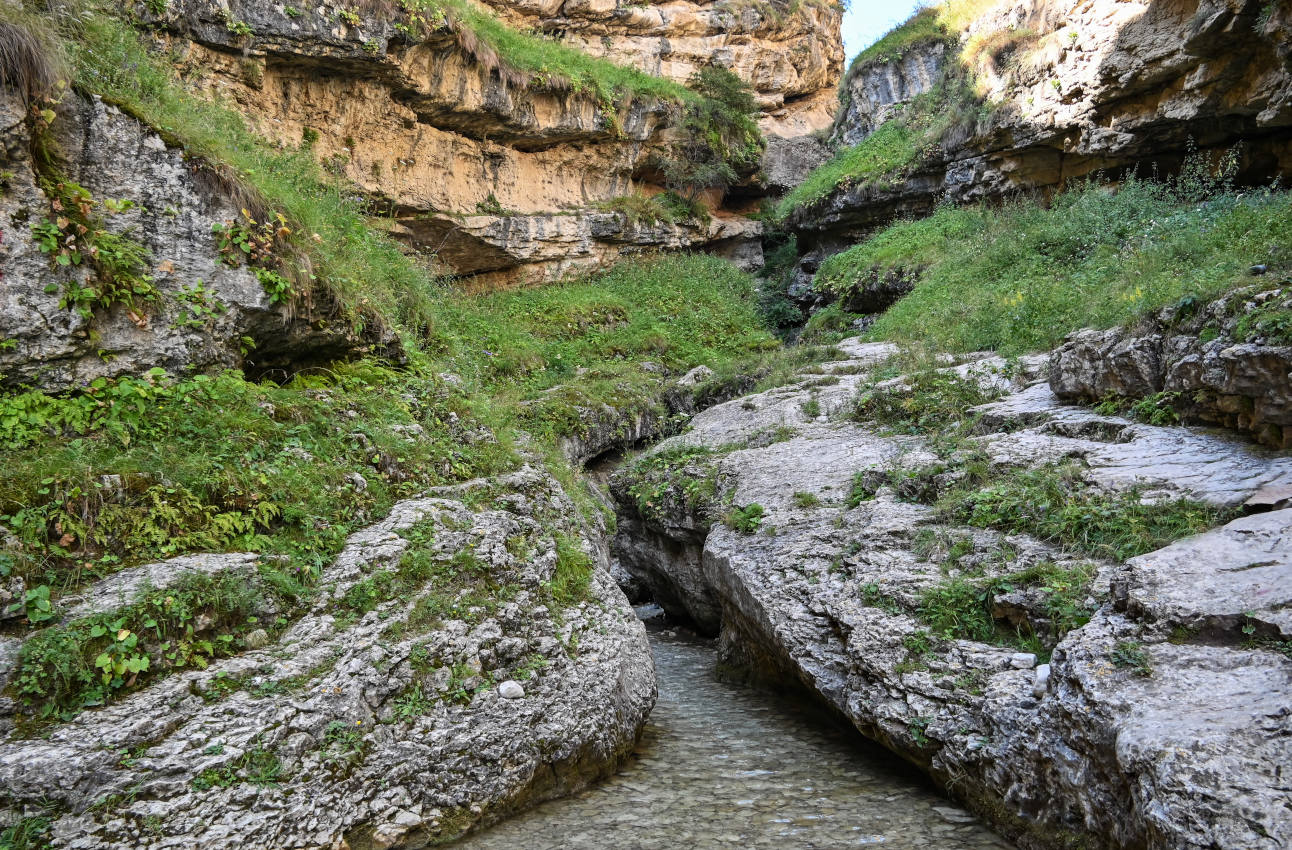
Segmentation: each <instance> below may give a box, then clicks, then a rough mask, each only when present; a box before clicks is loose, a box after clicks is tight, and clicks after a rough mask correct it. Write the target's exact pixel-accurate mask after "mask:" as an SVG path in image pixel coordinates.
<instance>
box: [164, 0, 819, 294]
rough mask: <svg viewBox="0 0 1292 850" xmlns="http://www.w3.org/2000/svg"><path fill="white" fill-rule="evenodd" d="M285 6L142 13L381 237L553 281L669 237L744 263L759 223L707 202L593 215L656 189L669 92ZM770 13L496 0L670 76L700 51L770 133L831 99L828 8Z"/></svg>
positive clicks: (672, 243)
mask: <svg viewBox="0 0 1292 850" xmlns="http://www.w3.org/2000/svg"><path fill="white" fill-rule="evenodd" d="M284 8H285V7H282V6H279V5H276V4H270V3H267V2H263V0H242V2H235V3H233V4H231V5H228V6H227V8H226V6H225V5H223V4H215V3H211V2H209V1H208V0H182V2H174V3H171V4H170V5H169V7H168V9H167V11H166V13H165V15H164V16H163V17H161V18H160V19H158V20H157V21H156V23H157V24H158V25H159V26H161V27H163V28H164V29H165V31H167V32H168V33H169V34H170V35H169V37H168V39H167V40H168V42H169V46H170V47H171V48H172V49H173V50H176V51H178V52H179V54H180V55H181V59H180V65H181V67H182V68H183V69H184V70H185V72H186V74H187V75H188V76H189V77H190V78H192V79H193V80H194V84H195V85H196V86H197V87H198V88H199V89H200V90H202V91H203V92H205V93H206V94H207V95H208V96H210V97H211V98H213V99H216V100H219V101H222V102H226V103H230V104H235V105H236V106H237V108H238V110H239V111H241V112H242V113H244V114H246V115H247V116H249V117H250V118H251V120H252V121H253V122H254V124H255V125H256V127H257V129H258V130H259V131H260V132H262V133H263V134H265V135H266V136H268V137H269V138H272V139H274V140H277V141H280V142H282V143H283V144H285V145H291V146H297V145H301V144H302V143H308V145H309V147H310V149H311V150H312V152H313V153H314V154H315V155H316V157H317V158H318V159H319V161H320V162H322V163H323V164H324V165H325V166H326V167H327V168H329V169H332V170H334V171H336V172H337V173H339V174H341V175H343V176H344V177H345V178H346V179H347V180H349V181H351V182H353V183H354V184H355V185H356V186H358V187H359V188H360V190H362V191H363V192H364V194H365V195H367V196H370V197H371V198H373V199H374V200H375V202H376V203H377V204H378V205H379V206H381V207H384V208H387V209H389V210H390V211H391V212H392V213H393V214H394V217H395V222H396V225H395V228H394V231H393V232H394V233H395V234H396V235H398V236H400V237H402V238H403V239H404V240H405V241H406V242H408V243H409V244H410V245H412V246H414V247H415V248H417V249H418V250H419V251H422V252H425V253H428V254H433V255H435V257H436V258H437V259H438V260H439V261H441V262H442V263H444V264H445V265H446V266H447V267H448V268H449V269H451V270H452V271H454V272H456V273H458V274H462V275H469V276H472V277H473V278H474V280H473V281H472V285H475V286H478V287H495V286H500V285H510V284H515V283H525V282H541V281H546V280H553V279H556V278H558V277H560V276H562V275H564V274H567V273H569V272H571V271H577V270H580V269H590V268H596V267H600V266H604V265H607V264H609V263H612V262H614V261H615V260H618V259H619V258H621V257H622V256H624V255H629V254H637V253H643V252H657V251H664V250H678V249H703V250H711V251H714V252H716V253H719V254H722V255H726V256H734V257H736V258H737V259H739V260H740V261H741V262H742V264H746V265H750V266H757V265H761V249H760V248H759V247H758V242H759V240H758V237H759V235H760V233H761V228H760V226H759V225H758V224H757V223H756V222H753V221H750V220H747V219H744V218H741V217H739V216H735V215H733V214H728V213H724V212H722V211H721V210H720V211H719V214H718V215H717V216H716V217H715V219H714V221H713V222H710V223H699V222H690V223H684V224H679V225H664V226H657V227H638V226H633V225H631V224H629V223H628V222H627V221H625V220H624V219H623V218H622V217H620V216H617V215H613V214H608V213H598V212H597V211H596V210H597V205H598V204H599V203H601V202H604V201H608V200H610V199H612V198H615V197H618V196H622V195H626V194H630V193H632V192H634V191H638V190H643V191H645V192H646V193H648V194H650V193H653V192H655V191H659V188H660V187H656V186H654V185H652V180H651V173H650V169H649V168H648V160H649V157H650V155H651V153H652V152H653V151H657V150H659V149H660V148H661V146H662V145H663V144H664V143H665V141H666V139H667V131H668V127H669V126H670V123H671V122H672V121H673V120H674V119H673V116H672V113H671V112H670V109H669V107H667V106H666V105H664V104H661V103H659V102H657V101H654V100H651V99H647V98H635V99H630V100H629V101H628V102H625V103H622V104H617V105H615V104H607V103H603V102H602V101H601V100H600V99H598V97H597V96H596V95H595V94H593V93H589V92H577V91H569V90H564V89H561V88H559V87H543V86H542V85H541V84H540V83H539V82H537V81H532V82H530V83H528V84H526V83H524V82H517V81H516V80H513V79H510V78H509V76H508V74H506V73H505V72H503V71H502V70H500V69H498V68H497V67H493V66H490V65H489V64H486V63H484V62H482V61H479V60H478V59H477V57H475V56H473V55H472V54H470V53H468V52H467V51H466V50H465V49H463V47H462V46H461V45H460V44H459V43H458V41H457V40H456V39H455V38H454V36H453V35H452V34H449V33H444V32H439V33H436V34H432V35H431V36H430V37H429V38H427V39H421V38H413V37H411V35H410V34H409V29H408V27H407V25H406V24H405V23H404V22H403V21H402V20H397V17H398V16H396V15H392V14H384V13H382V12H381V11H380V10H379V9H378V8H376V7H374V8H373V9H370V10H367V11H361V13H354V12H351V13H350V14H351V15H352V17H349V18H347V17H345V16H342V15H341V12H342V11H345V10H343V9H341V7H336V8H333V7H331V6H321V7H316V8H315V7H311V8H308V9H304V10H302V11H300V12H297V13H296V14H295V15H294V16H289V15H288V14H286V13H285V12H284ZM777 8H778V7H777V5H776V4H771V5H770V6H768V7H767V8H766V9H763V8H762V7H758V8H755V7H753V6H746V7H741V8H737V7H736V6H735V5H730V6H728V5H724V4H718V5H717V6H703V7H701V6H692V5H691V4H689V3H668V4H664V5H659V6H644V7H642V6H621V7H615V6H613V5H612V6H609V7H607V6H604V5H598V4H596V3H593V4H588V3H582V2H570V3H567V4H565V6H561V5H560V4H559V3H558V4H556V5H552V4H550V3H547V4H544V3H538V4H533V3H515V4H513V3H501V2H499V3H495V4H493V10H494V12H495V13H496V14H497V15H498V17H499V18H500V19H501V20H503V21H504V22H506V23H508V24H509V25H511V26H513V27H515V28H518V29H522V30H526V31H528V30H533V29H537V30H540V31H542V32H545V33H548V34H550V35H552V36H553V37H559V38H560V39H562V40H563V41H565V42H568V43H569V44H571V45H572V46H575V47H578V48H581V49H583V50H585V51H587V52H589V53H591V54H592V55H595V56H606V57H608V58H611V59H613V60H614V61H616V62H619V63H622V64H635V65H636V66H638V67H639V68H641V69H642V70H645V71H647V72H649V73H653V74H656V75H660V76H664V77H667V78H670V79H674V80H677V81H679V82H684V81H685V80H686V79H687V78H689V77H690V75H691V74H692V73H693V72H694V70H695V69H696V68H698V67H700V66H701V65H705V64H718V65H722V66H724V67H728V68H731V69H732V70H733V71H735V72H736V73H737V74H739V75H741V76H742V77H743V78H744V79H746V80H747V81H749V82H750V83H751V84H752V85H753V86H754V88H755V89H756V91H757V93H758V96H759V103H760V105H761V107H762V108H763V110H764V113H763V118H762V124H763V127H764V129H765V130H766V131H767V132H769V133H773V134H781V135H799V134H805V133H808V132H810V131H812V130H816V129H820V128H822V127H824V126H826V125H827V124H828V123H829V117H828V116H829V115H830V114H831V113H832V112H833V100H834V85H835V80H836V79H837V75H838V73H839V70H840V68H841V65H842V46H841V43H840V40H839V29H838V26H839V9H838V8H837V7H835V6H834V5H833V4H831V3H828V2H811V3H802V4H795V6H794V8H793V10H792V11H786V12H784V13H781V12H776V11H775V10H776V9H777ZM760 9H761V11H760ZM230 21H237V22H239V23H240V24H241V25H243V27H245V29H246V30H247V32H245V33H244V32H242V28H240V27H234V26H231V25H230V23H229V22H230ZM354 21H358V22H357V23H354ZM401 27H403V29H401Z"/></svg>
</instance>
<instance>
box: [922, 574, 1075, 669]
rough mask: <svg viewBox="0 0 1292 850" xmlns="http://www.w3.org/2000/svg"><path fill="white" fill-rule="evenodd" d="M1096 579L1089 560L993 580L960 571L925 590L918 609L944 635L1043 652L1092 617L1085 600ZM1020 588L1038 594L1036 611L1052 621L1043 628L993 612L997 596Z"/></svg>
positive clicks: (924, 618)
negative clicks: (1016, 623) (1021, 625)
mask: <svg viewBox="0 0 1292 850" xmlns="http://www.w3.org/2000/svg"><path fill="white" fill-rule="evenodd" d="M1093 578H1094V568H1093V566H1091V565H1089V564H1085V565H1079V566H1076V567H1071V568H1067V569H1065V568H1061V567H1058V566H1056V565H1055V564H1053V563H1049V562H1044V563H1040V564H1037V565H1036V566H1034V567H1032V568H1030V569H1028V570H1024V571H1020V572H1015V573H1011V574H1008V575H1005V576H1001V577H997V578H991V579H971V578H967V577H963V576H958V577H956V578H951V579H947V580H946V581H943V582H941V583H939V584H937V585H934V586H932V587H929V588H927V589H925V590H924V591H923V592H922V593H921V594H920V602H919V607H918V609H917V611H916V613H917V615H918V616H919V618H920V619H921V620H922V621H923V622H924V623H926V624H927V625H928V626H929V628H930V629H932V630H933V633H934V634H935V635H937V636H939V637H941V638H943V639H946V640H951V639H956V638H958V639H963V640H976V641H980V642H982V643H991V644H997V645H1000V646H1014V647H1018V648H1021V649H1024V650H1026V651H1029V652H1033V651H1035V652H1038V654H1041V655H1043V656H1044V655H1047V654H1048V650H1050V649H1053V648H1054V646H1055V645H1056V644H1057V643H1058V642H1059V641H1060V640H1061V639H1062V638H1063V636H1064V635H1065V634H1067V633H1068V632H1070V631H1072V630H1073V629H1076V628H1080V627H1081V626H1084V625H1085V624H1086V623H1087V622H1089V621H1090V616H1091V614H1092V613H1093V609H1092V608H1090V607H1088V606H1087V605H1086V604H1085V599H1086V598H1087V597H1088V596H1089V595H1090V582H1091V581H1092V580H1093ZM1019 588H1033V589H1036V590H1037V591H1038V592H1039V593H1040V595H1041V598H1042V600H1043V601H1042V603H1041V606H1040V610H1039V611H1038V612H1037V613H1038V614H1039V615H1040V616H1042V617H1044V618H1045V619H1046V620H1048V621H1049V622H1048V628H1047V629H1046V630H1045V631H1044V633H1042V634H1037V633H1034V632H1033V631H1032V630H1018V629H1014V628H1010V627H1008V626H1007V625H1006V624H1004V623H1002V622H1000V621H998V620H996V619H995V618H994V617H993V616H992V603H993V600H994V599H995V598H996V597H997V596H1000V595H1002V594H1006V593H1010V592H1012V591H1014V590H1016V589H1019Z"/></svg>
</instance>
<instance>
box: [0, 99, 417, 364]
mask: <svg viewBox="0 0 1292 850" xmlns="http://www.w3.org/2000/svg"><path fill="white" fill-rule="evenodd" d="M25 117H26V111H25V109H24V108H23V105H22V103H21V101H20V100H19V99H18V98H17V97H16V96H15V95H14V94H13V93H12V92H11V91H10V90H8V89H0V170H3V171H6V172H8V173H9V176H7V178H6V185H7V187H8V188H7V189H6V191H5V192H3V193H0V219H2V220H4V221H5V222H26V224H25V225H23V226H13V227H9V226H7V225H6V228H5V233H4V241H3V243H0V283H3V286H0V339H2V340H5V341H6V342H7V343H11V344H10V345H6V346H0V383H3V384H8V385H18V384H22V385H34V386H38V387H42V388H49V389H67V388H69V387H73V386H81V385H84V384H85V383H87V382H89V381H90V380H93V379H94V378H98V377H116V376H120V375H128V374H133V375H139V374H142V373H144V372H146V371H147V370H148V369H151V368H153V367H160V368H162V369H165V370H167V371H169V372H171V373H174V374H180V373H183V372H186V371H189V370H192V369H203V368H213V367H214V368H218V367H233V366H242V367H245V368H247V369H249V370H252V371H263V370H266V369H271V368H278V367H283V366H290V365H293V364H295V366H296V367H299V366H302V365H308V364H310V363H318V362H328V361H331V360H336V359H340V358H343V357H347V356H351V355H355V354H360V353H365V352H369V353H371V352H379V353H386V354H388V355H390V356H392V357H395V358H396V359H397V358H398V357H399V356H400V354H399V347H398V344H397V341H396V340H395V338H394V337H393V335H391V334H390V332H389V331H388V330H387V329H385V328H383V327H382V326H381V323H380V322H377V321H369V322H367V323H366V325H367V327H366V330H364V331H362V332H357V331H354V330H353V329H351V328H350V326H349V324H348V323H347V322H345V321H332V322H328V321H325V320H326V319H329V318H332V319H335V318H336V317H335V316H334V315H333V313H334V308H335V304H334V303H332V299H331V298H330V296H329V295H328V294H327V293H326V292H324V291H319V292H315V293H313V295H312V298H310V299H302V300H300V303H292V304H279V305H275V304H273V303H272V302H271V300H270V297H269V295H267V294H266V292H265V290H264V287H263V286H261V284H260V282H259V281H258V280H257V278H256V276H255V275H254V274H252V270H251V269H249V268H247V267H245V266H241V267H237V268H233V267H230V266H228V265H226V264H225V263H223V262H222V261H221V257H220V254H219V251H218V243H217V241H216V238H215V237H214V236H213V235H212V232H211V228H212V226H213V225H215V224H222V223H224V222H225V221H228V220H233V219H235V218H237V217H238V215H239V210H238V206H237V205H236V203H235V201H234V200H233V198H232V197H231V196H230V195H228V194H227V193H225V192H223V190H220V189H218V188H215V187H218V186H219V184H220V178H219V177H218V176H217V175H215V174H214V173H213V172H212V171H210V170H209V169H205V168H204V167H203V166H202V165H201V164H200V163H197V162H193V161H189V160H188V159H187V158H186V157H185V154H184V151H182V150H180V149H178V148H175V147H173V146H170V145H168V144H166V143H165V142H163V141H162V139H161V138H160V137H159V136H158V135H157V134H155V133H154V132H152V131H151V130H149V129H148V128H146V127H144V126H143V125H141V124H140V123H139V122H138V121H136V120H135V119H133V118H131V117H129V116H127V115H124V114H122V113H121V112H120V111H119V110H117V109H116V108H114V107H112V106H109V105H107V104H105V103H103V102H101V101H99V100H98V99H95V98H84V97H80V96H76V95H68V96H67V97H65V98H64V99H63V102H62V104H61V106H60V108H59V110H58V118H57V120H55V122H54V124H53V127H52V130H51V131H50V132H51V134H52V137H51V138H50V139H48V140H47V141H48V142H49V143H51V144H52V145H53V146H54V148H55V149H56V150H58V151H59V152H60V154H61V155H62V162H61V163H60V164H59V166H58V167H59V168H60V170H61V173H60V177H61V179H65V180H70V181H75V182H76V183H78V184H79V185H81V186H83V187H84V188H85V189H86V190H88V191H89V192H90V194H91V196H92V198H93V200H94V202H95V204H96V214H100V215H102V216H103V217H104V225H105V227H106V228H107V229H109V230H111V231H112V232H113V233H118V234H127V235H128V236H129V238H131V239H134V240H136V241H137V242H138V243H139V244H140V245H142V246H143V247H144V248H146V249H147V250H148V251H149V253H150V259H149V261H148V263H147V268H146V269H145V270H144V273H145V274H147V275H149V276H151V277H152V279H153V283H154V285H155V287H156V289H157V293H158V294H157V297H156V299H155V300H153V301H141V302H140V303H138V304H136V305H135V306H134V307H129V306H128V305H125V304H117V305H114V306H112V307H111V308H108V309H103V308H97V309H95V310H94V312H93V314H92V315H91V316H90V317H88V318H86V317H84V316H82V315H81V314H80V313H79V312H78V311H77V310H75V309H73V308H70V307H63V306H60V300H61V299H62V297H63V295H64V294H65V291H66V289H67V287H68V286H69V285H70V284H71V282H73V281H75V282H77V283H78V284H81V285H83V284H85V282H86V278H87V275H88V274H89V269H88V267H87V266H86V265H84V264H83V265H80V266H71V267H69V268H65V269H64V268H60V267H57V266H56V265H55V264H54V263H53V261H52V258H51V257H49V256H48V255H46V254H44V253H42V252H41V250H40V248H39V245H38V243H37V242H36V240H35V238H34V236H33V233H32V226H34V225H36V224H38V223H39V222H40V221H42V220H44V219H46V218H48V217H49V216H52V215H54V213H53V211H52V207H51V202H52V201H53V200H54V199H52V198H49V197H46V196H45V194H44V192H43V191H42V190H41V188H40V180H41V177H42V175H41V174H39V173H38V171H37V160H36V159H35V158H34V157H33V156H32V151H33V150H34V148H33V144H34V140H33V139H32V137H31V132H30V129H29V127H28V126H27V123H26V121H25ZM106 200H112V201H124V202H130V204H131V205H132V206H128V207H127V208H125V209H123V211H121V212H117V213H111V212H108V211H106V209H104V208H103V207H102V204H103V202H104V201H106ZM197 284H201V285H202V286H203V287H204V294H203V295H202V296H201V297H202V298H203V299H205V307H204V308H203V311H202V313H201V315H200V317H199V318H198V319H194V318H193V315H192V312H191V310H190V305H192V304H193V303H194V301H193V298H194V297H195V296H194V295H193V294H192V292H193V287H194V286H196V285H197ZM306 301H308V302H309V303H306ZM247 340H250V341H251V342H252V343H253V345H251V346H249V345H248V343H247Z"/></svg>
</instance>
